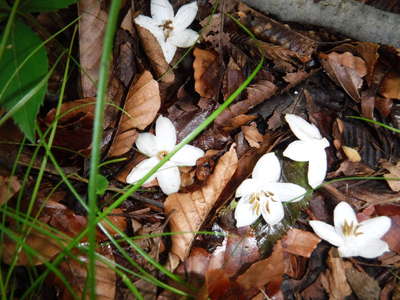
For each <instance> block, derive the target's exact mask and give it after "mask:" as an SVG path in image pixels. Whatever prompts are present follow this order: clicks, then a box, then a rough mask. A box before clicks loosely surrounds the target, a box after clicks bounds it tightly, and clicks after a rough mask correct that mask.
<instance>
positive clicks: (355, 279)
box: [346, 265, 381, 300]
mask: <svg viewBox="0 0 400 300" xmlns="http://www.w3.org/2000/svg"><path fill="white" fill-rule="evenodd" d="M346 278H347V281H348V283H349V284H350V286H351V288H352V290H353V291H354V293H355V294H356V295H357V297H358V299H363V300H377V299H379V295H380V293H381V288H380V287H379V284H378V282H377V281H376V280H375V279H373V278H372V277H370V276H368V274H366V273H364V272H360V271H357V270H356V269H355V268H354V267H353V266H352V265H350V266H349V267H348V268H346Z"/></svg>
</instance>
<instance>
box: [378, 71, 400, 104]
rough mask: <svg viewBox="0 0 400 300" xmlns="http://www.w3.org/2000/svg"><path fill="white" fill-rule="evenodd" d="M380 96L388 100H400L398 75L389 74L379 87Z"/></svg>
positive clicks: (399, 78)
mask: <svg viewBox="0 0 400 300" xmlns="http://www.w3.org/2000/svg"><path fill="white" fill-rule="evenodd" d="M380 92H381V94H382V96H384V97H385V98H388V99H400V74H399V73H397V72H389V73H388V74H387V75H386V76H385V78H384V79H383V82H382V84H381V87H380Z"/></svg>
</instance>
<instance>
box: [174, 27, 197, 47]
mask: <svg viewBox="0 0 400 300" xmlns="http://www.w3.org/2000/svg"><path fill="white" fill-rule="evenodd" d="M198 38H199V34H198V33H197V32H196V31H194V30H192V29H185V30H184V31H173V32H172V34H171V35H170V37H169V38H168V39H167V44H171V45H174V46H176V47H179V48H188V47H191V46H193V45H194V44H195V43H196V41H197V39H198Z"/></svg>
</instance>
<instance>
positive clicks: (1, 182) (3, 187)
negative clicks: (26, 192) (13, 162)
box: [0, 176, 21, 205]
mask: <svg viewBox="0 0 400 300" xmlns="http://www.w3.org/2000/svg"><path fill="white" fill-rule="evenodd" d="M20 187H21V185H20V183H19V181H18V178H17V177H16V176H0V205H2V204H4V203H6V202H7V201H8V200H10V199H11V198H12V197H13V196H14V195H15V194H16V193H18V191H19V189H20Z"/></svg>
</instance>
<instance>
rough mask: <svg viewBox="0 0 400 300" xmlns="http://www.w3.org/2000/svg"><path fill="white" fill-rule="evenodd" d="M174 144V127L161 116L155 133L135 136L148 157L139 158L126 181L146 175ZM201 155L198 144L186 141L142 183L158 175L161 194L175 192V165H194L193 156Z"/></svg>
mask: <svg viewBox="0 0 400 300" xmlns="http://www.w3.org/2000/svg"><path fill="white" fill-rule="evenodd" d="M175 144H176V130H175V127H174V125H173V124H172V122H171V121H170V120H169V119H168V118H165V117H163V116H159V117H158V119H157V121H156V135H154V134H151V133H147V132H146V133H141V134H139V136H138V137H137V139H136V147H137V148H138V150H139V151H140V152H141V153H143V154H144V155H147V156H149V157H150V158H148V159H145V160H144V161H142V162H140V163H139V164H138V165H137V166H136V167H134V168H133V169H132V171H131V172H130V173H129V175H128V176H127V178H126V182H127V183H134V182H136V181H138V180H139V179H141V178H142V177H143V176H144V175H146V174H147V173H148V172H149V171H150V170H151V169H152V168H153V167H154V166H155V165H156V164H158V163H159V162H160V160H161V159H163V158H164V157H165V156H166V155H167V154H168V152H169V151H171V150H172V149H174V147H175ZM203 155H204V151H203V150H201V149H200V148H197V147H194V146H191V145H185V146H184V147H183V148H182V149H181V150H179V151H178V152H177V153H176V154H175V155H174V156H172V157H171V159H170V160H169V161H167V162H166V163H165V164H164V165H163V166H162V167H161V168H160V169H159V170H158V171H157V172H156V173H155V174H153V175H152V176H151V177H150V178H149V179H148V180H147V181H146V182H145V183H148V182H150V181H152V180H153V179H154V178H157V181H158V185H159V186H160V188H161V190H162V191H163V192H164V194H167V195H169V194H172V193H176V192H177V191H178V190H179V187H180V185H181V177H180V173H179V168H178V166H194V165H195V164H196V160H197V159H198V158H200V157H202V156H203Z"/></svg>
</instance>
